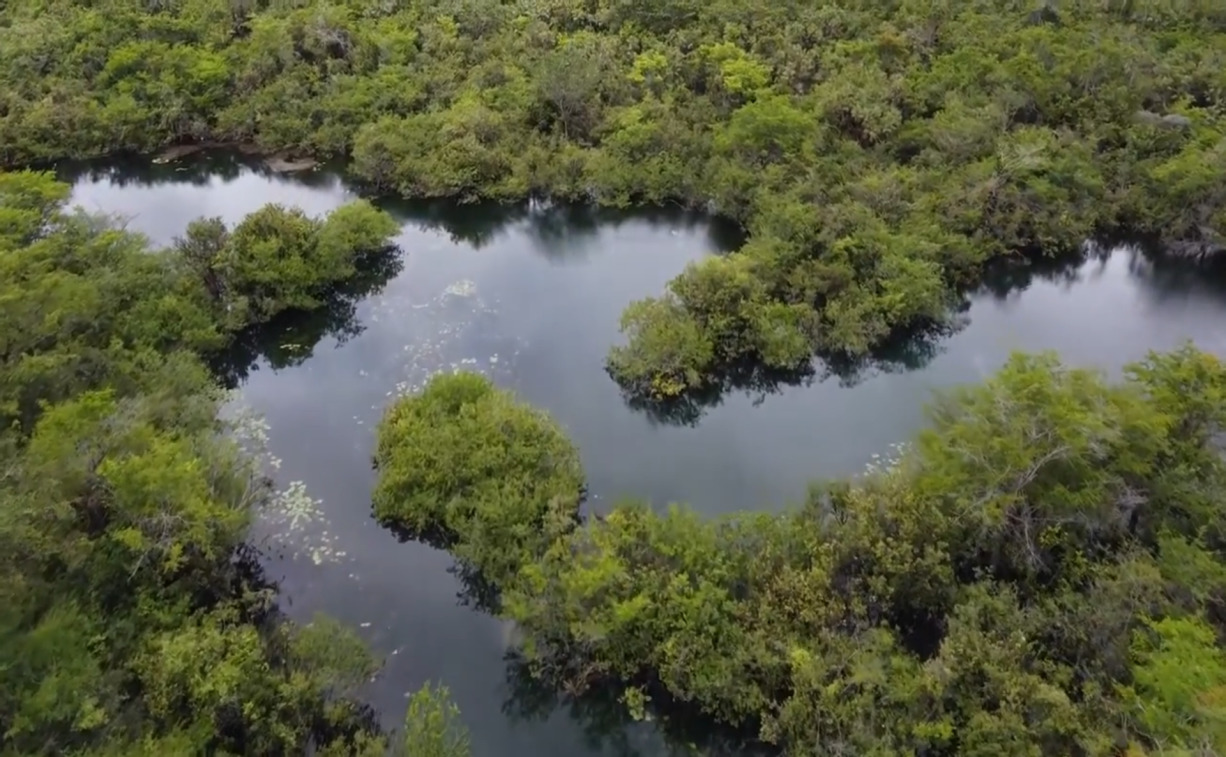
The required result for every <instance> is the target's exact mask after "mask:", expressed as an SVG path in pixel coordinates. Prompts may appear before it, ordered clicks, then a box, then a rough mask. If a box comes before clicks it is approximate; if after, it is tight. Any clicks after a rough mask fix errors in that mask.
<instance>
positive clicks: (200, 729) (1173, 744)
mask: <svg viewBox="0 0 1226 757" xmlns="http://www.w3.org/2000/svg"><path fill="white" fill-rule="evenodd" d="M219 144H228V145H238V146H241V147H243V148H244V149H246V150H249V151H257V152H261V153H264V154H268V155H271V154H279V155H282V156H285V157H290V158H295V157H307V156H313V157H317V158H323V157H337V158H342V159H344V160H345V161H346V165H347V166H348V170H349V171H350V172H351V174H352V175H353V176H354V177H355V178H356V179H358V180H360V181H362V182H363V183H364V185H365V186H366V187H367V188H368V189H369V190H371V191H372V192H385V193H394V194H398V195H403V196H409V197H440V198H453V199H458V200H476V199H493V200H502V201H515V200H521V199H523V198H525V197H529V196H548V197H552V198H558V199H563V200H577V201H582V202H589V203H598V204H603V205H610V206H626V205H650V204H656V205H658V204H665V203H676V204H680V205H683V206H686V207H691V208H697V209H702V210H706V211H710V212H713V213H715V214H719V215H721V216H725V217H727V218H731V219H732V220H734V221H735V222H737V223H738V224H740V225H741V226H742V227H743V228H744V230H745V231H746V232H747V233H748V236H747V241H746V243H745V245H744V247H743V248H742V249H741V250H740V251H739V252H738V253H736V254H732V255H727V256H718V257H711V258H709V259H707V260H705V261H704V262H702V263H700V264H695V265H692V266H691V267H689V268H687V269H686V270H685V271H684V272H682V273H680V274H679V275H678V276H677V277H676V278H675V279H674V280H673V281H672V282H671V283H670V284H669V285H668V287H667V290H666V291H665V292H663V293H661V294H660V295H659V296H657V297H652V298H649V299H646V300H642V301H639V302H635V303H631V304H629V306H628V308H627V310H626V311H625V313H624V316H623V322H622V328H623V331H624V332H625V334H626V336H627V342H626V343H625V344H623V345H618V346H615V347H613V348H612V350H611V352H610V354H609V359H608V368H609V371H610V373H611V375H612V376H613V378H614V379H615V380H616V381H618V383H619V384H620V385H621V386H622V387H623V388H624V389H625V390H626V391H627V392H628V393H629V394H630V395H632V396H634V397H637V398H639V399H640V400H641V401H644V402H655V401H665V400H669V399H671V398H684V397H685V396H687V395H689V394H691V393H700V392H703V391H706V390H710V389H711V388H712V387H718V386H720V385H721V384H722V383H724V382H726V381H727V380H728V378H727V377H728V376H729V375H732V374H733V373H735V374H736V375H738V376H739V377H740V378H739V379H738V380H743V379H744V376H745V374H746V372H749V373H750V374H752V373H753V372H754V371H785V372H786V371H791V370H796V369H802V368H804V367H806V366H808V365H809V364H810V362H811V360H812V359H813V357H814V356H815V355H819V356H822V357H825V358H828V359H830V360H837V359H841V358H847V357H851V358H854V357H856V356H860V355H863V354H865V353H868V352H869V351H871V350H872V349H873V348H874V346H876V345H878V344H880V343H881V342H882V341H883V340H885V339H887V338H888V337H890V336H891V335H893V334H895V333H897V332H899V331H900V330H905V329H908V328H911V327H915V326H926V325H939V324H940V323H941V322H942V321H943V319H945V318H946V317H947V314H948V312H949V306H950V304H951V302H952V301H953V299H954V297H955V293H956V292H957V291H958V290H959V288H960V287H961V286H963V285H965V284H967V283H970V282H973V281H975V280H976V278H977V277H978V275H979V273H980V272H981V270H982V268H983V266H984V265H985V264H987V263H989V262H991V261H993V260H997V259H1002V258H1027V259H1032V258H1035V257H1037V256H1054V255H1059V254H1061V253H1063V252H1065V251H1068V250H1070V249H1075V248H1077V247H1078V246H1079V245H1080V244H1081V243H1082V242H1083V240H1085V239H1086V238H1088V237H1090V236H1092V235H1095V234H1111V233H1128V234H1135V235H1145V236H1150V237H1153V238H1155V239H1157V240H1159V241H1160V242H1162V243H1164V244H1166V245H1167V246H1168V247H1170V248H1172V249H1178V250H1184V251H1209V250H1215V249H1217V248H1219V247H1221V246H1222V245H1223V243H1224V241H1226V240H1224V239H1223V234H1226V4H1220V3H1210V2H1205V3H1185V4H1176V3H1163V2H1158V1H1157V0H1149V1H1147V0H1098V1H1096V2H1071V1H1070V2H1062V3H1057V2H1041V1H1040V0H1025V1H1023V0H961V1H958V2H955V1H954V0H880V1H878V2H868V1H865V0H832V2H823V3H818V2H801V1H798V0H791V1H784V2H770V3H753V2H748V1H747V0H706V1H705V2H700V1H699V0H512V1H503V0H415V1H414V2H406V1H405V0H335V1H334V2H328V1H326V0H140V1H139V2H137V0H89V1H86V0H8V1H7V2H4V3H0V165H3V166H6V167H8V168H13V169H17V168H21V167H29V166H40V165H49V164H53V163H55V162H56V161H59V160H61V159H65V158H85V157H98V156H113V155H118V154H121V153H140V154H150V153H154V152H157V151H159V150H162V149H164V148H168V147H172V146H185V145H194V146H209V145H219ZM67 197H68V188H67V187H66V186H65V185H63V184H61V183H58V182H56V181H55V180H54V179H53V178H52V176H51V175H50V174H46V173H39V172H35V171H28V170H13V171H10V172H8V173H3V174H0V502H2V503H3V505H2V506H0V754H6V755H7V754H14V755H15V754H76V755H91V756H96V757H101V756H103V755H115V757H118V756H119V755H125V756H126V755H140V754H145V755H189V754H190V755H195V754H202V753H203V754H236V755H237V754H260V755H281V754H284V755H296V754H303V753H314V754H319V755H353V754H357V755H376V754H384V753H387V752H389V751H391V752H397V751H398V752H400V753H404V754H408V755H413V757H418V756H419V755H421V756H425V757H454V756H459V755H463V754H464V753H465V752H466V750H467V744H466V738H465V735H464V732H463V727H462V725H461V724H460V723H459V722H458V720H457V713H456V711H455V708H454V707H453V706H452V705H451V704H450V703H449V701H448V698H447V692H446V691H445V689H441V688H434V687H427V688H424V689H423V690H422V691H420V692H418V693H417V694H416V695H414V696H413V697H412V698H411V700H410V702H409V709H408V713H407V716H406V723H405V728H404V732H403V733H402V734H398V735H395V736H392V735H389V734H386V733H384V732H382V731H381V729H380V728H379V727H378V725H377V720H376V718H375V715H374V713H372V712H370V710H369V709H368V708H367V707H365V706H364V705H362V704H361V701H360V697H359V690H360V687H361V685H362V683H363V682H364V681H366V680H368V679H369V677H370V676H371V675H372V674H373V673H374V671H375V669H376V667H377V665H376V662H375V661H374V660H372V659H371V657H370V655H369V652H368V651H367V650H366V649H365V648H364V647H363V645H362V644H361V643H360V642H359V641H358V640H357V639H356V638H355V637H354V636H353V635H352V633H351V632H349V631H347V630H346V629H344V628H342V627H340V626H339V625H338V624H337V623H336V622H334V621H330V620H328V619H327V618H322V617H321V618H317V619H315V620H314V621H312V622H309V623H303V624H295V623H292V622H290V621H289V620H287V619H286V618H285V617H284V616H283V615H281V614H280V613H279V612H278V609H277V604H276V591H275V587H274V586H272V585H271V584H270V583H269V582H268V581H267V580H266V579H265V577H264V576H262V574H261V571H260V569H259V560H258V556H257V555H256V554H255V553H254V552H253V550H252V549H251V548H250V547H249V546H248V545H247V543H246V542H247V534H248V526H249V524H250V523H251V521H252V519H253V518H255V517H257V516H258V515H259V513H260V512H261V511H262V510H263V509H265V508H270V507H275V506H276V503H277V498H278V492H277V491H276V490H275V488H274V486H273V484H272V482H271V481H270V480H269V478H268V476H267V471H265V470H263V469H262V467H261V462H260V461H261V457H260V455H259V454H258V450H257V449H255V448H256V447H258V438H255V437H258V435H255V437H253V435H252V434H249V433H248V432H247V430H246V429H244V428H243V425H242V423H241V422H238V421H233V420H228V419H226V417H225V415H224V413H222V412H221V410H222V408H223V406H224V405H225V403H226V399H227V395H226V394H225V393H224V391H223V389H222V387H223V386H226V385H233V384H235V383H237V381H239V380H241V375H242V372H243V370H244V368H245V365H244V364H242V363H233V361H231V362H230V363H227V358H225V357H224V355H225V354H226V351H227V349H228V348H230V347H234V346H238V347H243V346H244V345H251V344H256V343H258V342H259V329H260V327H261V325H262V324H267V323H269V322H270V321H272V320H273V319H275V318H277V317H278V316H279V315H281V314H284V313H286V312H290V311H301V310H313V309H318V308H321V307H323V306H326V305H329V304H332V303H335V302H336V301H337V300H338V299H340V300H345V298H351V297H353V296H355V295H354V292H359V291H363V289H362V287H363V286H365V285H366V284H364V283H363V281H362V278H363V272H364V271H368V270H369V269H371V268H372V267H374V268H380V269H384V270H385V269H386V267H387V266H389V265H395V263H394V261H395V260H396V258H397V255H396V251H395V250H394V249H392V248H391V247H390V239H391V238H392V237H393V236H394V234H395V233H396V231H397V225H396V224H395V223H394V222H393V221H392V220H391V219H390V218H389V217H388V216H387V215H386V214H384V213H382V212H381V211H379V210H377V209H376V208H375V207H374V206H373V205H371V204H370V203H367V202H364V201H359V202H355V203H353V204H350V205H347V206H345V207H343V208H340V209H338V210H336V211H335V212H333V213H332V214H330V215H328V216H326V217H323V218H313V217H310V216H308V215H306V214H304V213H302V212H301V211H298V210H295V209H292V208H285V207H279V206H275V205H271V206H267V207H264V208H262V209H260V210H258V211H256V212H255V213H253V214H251V215H250V216H248V217H247V218H246V219H244V220H243V221H241V222H240V223H238V224H236V225H234V226H233V227H229V226H227V225H226V224H224V223H223V222H221V221H220V220H218V219H200V220H199V221H197V222H194V223H193V224H191V225H190V226H189V227H188V228H186V229H184V231H183V235H182V237H181V238H180V239H178V240H176V242H175V243H174V244H173V245H171V246H170V247H169V248H168V249H155V248H154V247H153V246H152V245H151V244H150V243H149V241H148V240H147V239H145V238H143V237H142V236H140V235H138V234H135V233H132V232H130V231H127V230H126V229H125V228H124V227H123V224H122V223H119V222H118V221H117V220H116V219H108V218H104V217H99V216H91V215H87V214H83V213H80V212H77V211H73V210H70V209H69V208H67V206H66V199H67ZM389 261H391V262H389ZM240 352H241V350H240ZM247 354H248V356H249V355H250V352H248V353H247ZM219 366H220V367H221V368H220V369H219ZM930 420H931V427H930V429H929V430H927V431H925V432H924V433H922V434H920V435H919V436H918V437H917V438H915V439H914V440H913V441H912V443H911V444H909V445H908V446H906V447H904V448H902V449H901V450H900V452H899V454H898V456H897V458H896V459H893V460H890V461H888V462H886V463H883V464H881V465H880V466H878V467H877V468H875V469H874V470H872V471H870V472H869V473H868V474H867V475H865V476H862V477H858V478H856V479H854V480H847V481H837V482H826V483H822V484H817V485H815V486H814V489H813V492H812V495H811V497H810V498H809V501H808V502H807V503H805V504H804V506H803V507H799V508H797V509H795V510H794V511H791V512H786V513H783V514H766V513H755V512H752V511H750V510H747V511H746V512H745V513H744V514H741V515H737V516H733V517H728V518H724V519H718V520H706V519H702V518H699V517H698V516H696V515H695V514H694V513H693V512H691V511H690V510H688V509H686V508H684V507H680V506H678V507H674V508H671V509H669V510H667V511H666V512H658V511H655V510H653V509H652V508H650V507H649V506H647V504H645V503H633V502H631V503H625V504H622V505H619V506H617V507H615V508H613V509H612V510H610V511H608V512H606V513H602V514H601V515H600V516H599V517H583V516H585V515H586V514H585V513H584V512H583V499H584V496H583V495H584V491H583V472H582V469H581V467H580V465H579V462H578V454H577V452H576V450H575V449H574V447H573V445H572V444H571V443H570V441H569V440H568V439H567V438H566V435H565V434H564V433H563V431H562V430H561V429H559V428H558V427H557V426H556V424H554V423H553V422H552V421H551V420H550V419H549V418H548V416H546V415H544V414H543V413H541V412H539V411H537V410H534V409H531V408H528V407H526V406H524V405H522V404H521V403H519V402H518V401H517V400H516V398H515V397H514V396H512V395H510V394H509V393H507V392H505V391H503V390H500V389H497V388H496V387H494V386H493V385H492V384H491V383H490V382H489V381H487V380H485V379H482V378H480V377H476V376H469V375H464V374H460V375H455V376H450V375H449V376H443V377H440V378H437V379H436V380H435V381H433V382H432V383H431V384H430V385H429V386H428V387H427V388H426V389H425V390H423V391H422V392H421V393H419V394H417V395H413V396H410V397H408V398H405V399H402V400H399V401H397V402H396V403H395V404H393V406H392V407H390V408H389V409H388V412H387V415H386V417H385V419H384V422H383V424H382V425H381V427H380V428H379V431H378V439H377V446H376V462H377V465H378V468H379V473H380V477H379V482H378V486H377V487H376V490H375V492H374V515H375V517H376V519H378V520H379V521H380V522H381V523H383V524H384V525H386V526H388V527H389V528H394V529H396V530H397V532H398V533H400V534H402V535H403V536H406V537H412V538H420V539H424V540H426V541H428V542H430V543H432V544H435V545H437V546H440V547H445V548H447V549H449V550H451V551H452V552H453V554H455V556H456V558H457V560H458V561H459V562H460V563H461V565H462V567H463V568H464V570H465V575H466V577H467V578H468V579H471V580H472V581H473V582H474V583H479V584H480V585H481V586H482V588H483V592H484V594H483V597H484V602H483V604H484V606H485V607H486V608H487V609H489V610H491V611H493V612H496V613H499V614H500V615H501V616H503V617H505V618H507V619H509V620H512V621H514V622H515V624H516V626H517V628H518V630H519V633H520V634H521V636H522V639H523V647H522V650H520V653H521V656H522V660H523V662H524V666H525V668H526V669H527V671H528V672H529V673H530V674H531V676H533V677H534V678H535V679H537V680H538V681H541V682H544V683H545V684H546V685H547V686H548V687H549V688H551V689H553V690H557V691H563V692H566V693H567V694H568V695H570V696H579V695H582V694H583V693H584V692H588V691H593V690H596V689H602V690H613V691H616V692H617V695H618V697H619V699H620V701H621V706H623V707H624V708H625V709H627V710H628V711H629V712H631V713H632V714H633V715H635V716H636V717H648V716H653V717H661V718H665V717H667V716H670V715H674V714H677V713H697V714H698V715H700V716H702V717H703V718H705V719H706V722H708V723H712V724H720V725H721V726H725V727H727V728H729V729H732V730H733V731H737V732H743V733H745V734H748V735H749V737H751V738H754V739H757V740H760V741H762V742H765V743H767V744H770V745H774V746H776V747H779V748H782V749H783V750H785V751H786V752H788V753H790V754H797V755H807V754H824V755H825V754H828V755H882V756H884V755H900V756H901V755H924V756H927V757H937V756H943V755H954V754H957V755H983V756H984V757H996V756H997V755H1009V756H1012V755H1018V756H1021V755H1026V756H1030V755H1035V756H1037V755H1048V754H1061V755H1063V754H1069V755H1094V756H1097V755H1128V756H1129V757H1140V756H1141V755H1150V754H1169V755H1208V754H1219V753H1226V651H1223V646H1222V643H1221V642H1222V639H1223V638H1226V608H1224V604H1223V603H1224V602H1226V562H1224V557H1226V554H1224V550H1226V521H1224V520H1223V519H1224V517H1226V514H1224V511H1223V507H1222V504H1223V503H1222V501H1221V498H1222V495H1221V494H1220V493H1221V492H1222V491H1226V488H1224V486H1223V484H1226V480H1224V478H1226V463H1224V462H1223V458H1222V452H1223V448H1222V440H1223V438H1224V437H1223V423H1224V422H1226V368H1224V367H1223V365H1222V364H1221V363H1220V362H1219V361H1218V360H1217V359H1215V358H1213V357H1211V356H1209V355H1206V354H1203V353H1200V352H1198V351H1196V350H1195V349H1193V348H1191V347H1189V348H1187V349H1184V350H1181V351H1177V352H1174V353H1171V354H1164V355H1152V356H1150V358H1149V359H1147V360H1146V361H1144V362H1142V363H1139V364H1137V365H1135V366H1132V367H1131V368H1130V369H1129V371H1128V372H1127V373H1126V375H1125V376H1124V378H1123V380H1122V381H1120V382H1116V383H1111V382H1108V381H1107V380H1105V379H1104V378H1103V377H1101V376H1099V375H1097V374H1094V373H1091V372H1087V371H1081V370H1074V369H1071V368H1068V367H1065V366H1063V365H1061V364H1059V363H1058V362H1057V361H1056V360H1055V359H1054V358H1052V357H1050V356H1030V357H1025V356H1018V357H1015V358H1014V359H1013V360H1012V361H1011V362H1010V363H1009V364H1008V365H1006V366H1005V367H1004V368H1003V369H1002V370H1001V372H1000V373H999V374H998V375H996V376H995V377H993V378H991V379H989V380H988V381H986V382H985V383H984V384H983V385H981V386H975V387H968V388H966V389H964V390H961V391H958V392H954V393H951V394H949V395H946V396H942V397H940V398H939V399H938V400H937V401H936V402H935V403H934V405H933V407H932V408H931V412H930ZM745 504H746V507H747V508H751V507H753V506H754V505H755V504H756V503H745Z"/></svg>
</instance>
